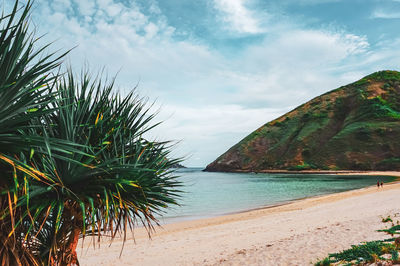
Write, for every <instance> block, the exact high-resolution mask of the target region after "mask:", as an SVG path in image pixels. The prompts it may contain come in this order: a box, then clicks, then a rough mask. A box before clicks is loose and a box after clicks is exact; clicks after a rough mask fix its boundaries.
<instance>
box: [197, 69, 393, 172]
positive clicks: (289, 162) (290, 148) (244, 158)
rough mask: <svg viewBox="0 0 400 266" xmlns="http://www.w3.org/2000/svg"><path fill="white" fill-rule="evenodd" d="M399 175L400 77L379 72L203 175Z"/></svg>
mask: <svg viewBox="0 0 400 266" xmlns="http://www.w3.org/2000/svg"><path fill="white" fill-rule="evenodd" d="M271 169H285V170H303V169H324V170H340V169H344V170H400V73H399V72H396V71H380V72H376V73H373V74H371V75H369V76H366V77H365V78H363V79H361V80H359V81H357V82H354V83H352V84H349V85H347V86H343V87H340V88H338V89H336V90H333V91H330V92H328V93H325V94H323V95H321V96H318V97H316V98H314V99H312V100H311V101H309V102H307V103H305V104H303V105H301V106H299V107H297V108H296V109H294V110H293V111H291V112H289V113H287V114H285V115H283V116H281V117H279V118H278V119H275V120H273V121H271V122H268V123H267V124H265V125H263V126H261V127H260V128H259V129H257V130H256V131H254V132H253V133H251V134H250V135H248V136H247V137H246V138H244V139H243V140H242V141H240V142H239V143H237V144H236V145H234V146H233V147H232V148H230V149H229V150H228V151H227V152H225V153H224V154H222V155H221V156H220V157H218V158H217V159H216V160H215V161H214V162H212V163H211V164H209V165H208V166H207V168H206V169H205V170H206V171H227V172H229V171H238V170H241V171H258V170H271Z"/></svg>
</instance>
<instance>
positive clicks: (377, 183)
mask: <svg viewBox="0 0 400 266" xmlns="http://www.w3.org/2000/svg"><path fill="white" fill-rule="evenodd" d="M376 185H377V186H378V188H379V180H378V182H376Z"/></svg>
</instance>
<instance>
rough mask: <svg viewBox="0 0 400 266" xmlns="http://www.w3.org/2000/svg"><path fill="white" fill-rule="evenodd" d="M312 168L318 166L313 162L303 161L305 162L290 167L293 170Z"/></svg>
mask: <svg viewBox="0 0 400 266" xmlns="http://www.w3.org/2000/svg"><path fill="white" fill-rule="evenodd" d="M311 169H317V166H316V165H314V164H312V163H306V162H305V163H303V164H299V165H296V166H293V167H289V169H288V170H291V171H302V170H311Z"/></svg>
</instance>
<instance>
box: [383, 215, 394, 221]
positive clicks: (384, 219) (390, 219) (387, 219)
mask: <svg viewBox="0 0 400 266" xmlns="http://www.w3.org/2000/svg"><path fill="white" fill-rule="evenodd" d="M387 222H393V220H392V218H390V216H388V217H386V218H382V223H387Z"/></svg>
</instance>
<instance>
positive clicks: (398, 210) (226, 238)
mask: <svg viewBox="0 0 400 266" xmlns="http://www.w3.org/2000/svg"><path fill="white" fill-rule="evenodd" d="M337 174H340V173H337ZM348 174H349V173H348V172H346V175H348ZM354 174H357V173H354ZM362 174H368V175H391V176H399V177H400V173H399V172H368V173H362ZM399 202H400V183H397V182H396V183H391V184H385V185H384V187H383V188H380V189H378V188H377V187H369V188H364V189H358V190H353V191H348V192H343V193H337V194H331V195H327V196H321V197H315V198H308V199H304V200H299V201H295V202H292V203H289V204H286V205H282V206H277V207H272V208H264V209H259V210H253V211H249V212H243V213H238V214H232V215H226V216H221V217H215V218H209V219H202V220H195V221H188V222H180V223H174V224H168V225H165V226H164V227H162V228H157V232H156V233H155V234H154V235H153V236H152V239H151V240H149V239H148V236H147V233H146V232H145V231H144V230H143V229H142V228H139V229H137V230H135V240H136V244H135V242H134V240H133V238H132V236H131V237H130V238H128V240H127V242H126V243H125V247H124V250H123V253H122V256H121V258H120V257H119V254H120V252H121V246H122V241H121V239H115V240H114V241H113V243H112V245H111V246H109V245H108V243H109V242H108V241H106V239H104V240H103V241H102V243H101V246H100V248H98V247H96V249H94V248H93V245H92V246H91V247H89V248H88V247H87V246H88V245H89V242H90V241H89V239H87V240H86V241H85V243H84V247H83V248H82V249H79V251H78V253H79V256H80V258H79V259H80V263H81V265H312V264H313V263H315V262H316V261H318V259H322V258H323V257H325V256H326V255H327V254H328V253H332V252H337V251H341V250H343V249H347V248H349V247H350V246H351V245H352V244H358V243H360V242H362V241H370V240H377V239H384V238H387V237H388V236H387V235H386V234H383V233H379V232H376V230H377V229H381V228H384V227H385V224H383V223H382V222H381V220H382V217H386V216H388V215H391V217H394V216H395V215H397V216H399V217H398V218H399V220H400V204H399Z"/></svg>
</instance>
